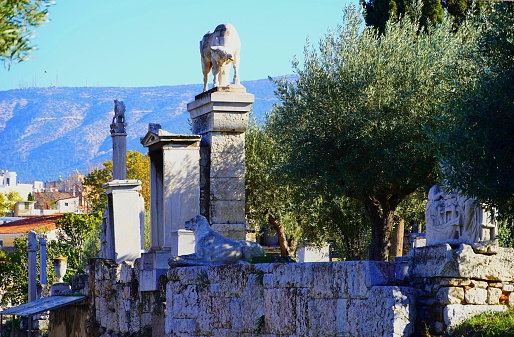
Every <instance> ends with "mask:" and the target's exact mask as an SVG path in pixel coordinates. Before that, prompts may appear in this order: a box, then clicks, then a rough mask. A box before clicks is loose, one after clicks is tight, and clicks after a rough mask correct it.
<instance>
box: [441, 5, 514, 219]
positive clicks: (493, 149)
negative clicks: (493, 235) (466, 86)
mask: <svg viewBox="0 0 514 337" xmlns="http://www.w3.org/2000/svg"><path fill="white" fill-rule="evenodd" d="M484 21H485V22H486V25H487V29H485V30H483V33H482V34H481V36H480V46H481V48H480V52H479V53H477V54H476V57H477V59H480V61H481V65H482V69H483V71H482V73H481V74H480V80H479V81H478V83H477V84H476V85H475V86H474V87H473V88H472V90H469V91H466V92H464V93H463V94H462V95H460V96H458V97H456V98H455V99H454V100H452V101H451V102H449V104H447V106H446V109H447V110H448V116H449V118H447V119H445V120H441V123H445V124H446V125H447V127H446V128H442V129H441V128H440V129H435V130H434V135H435V139H436V141H438V142H439V144H440V149H439V150H440V151H439V155H440V157H441V160H442V163H443V165H442V167H443V168H444V169H443V170H442V177H443V178H444V179H445V180H446V183H447V184H448V185H449V186H451V187H452V188H455V189H458V190H461V191H463V192H464V193H466V194H467V195H471V196H474V197H476V198H478V199H479V200H480V201H481V202H483V203H485V204H487V205H489V206H492V207H496V208H498V210H499V211H500V213H501V214H503V215H505V216H507V217H509V218H511V219H512V217H513V216H514V90H512V84H513V83H514V3H512V2H504V3H497V4H495V5H494V7H493V8H492V10H491V12H490V13H488V15H487V16H486V17H485V18H484Z"/></svg>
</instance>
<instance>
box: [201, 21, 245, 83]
mask: <svg viewBox="0 0 514 337" xmlns="http://www.w3.org/2000/svg"><path fill="white" fill-rule="evenodd" d="M240 53H241V41H240V40H239V35H238V34H237V31H236V29H235V28H234V26H232V25H231V24H228V23H224V24H221V25H218V26H217V27H216V29H214V31H211V32H208V33H207V34H205V35H204V36H203V38H202V41H200V55H201V58H202V72H203V91H204V92H205V91H207V90H208V87H207V80H208V76H209V72H210V71H211V69H212V75H213V76H214V81H213V87H220V86H227V85H229V80H228V76H229V64H230V62H232V66H233V68H234V79H233V83H234V84H236V85H237V84H240V83H239V57H240Z"/></svg>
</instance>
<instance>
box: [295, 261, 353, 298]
mask: <svg viewBox="0 0 514 337" xmlns="http://www.w3.org/2000/svg"><path fill="white" fill-rule="evenodd" d="M335 266H338V267H340V266H341V264H332V263H306V264H305V267H306V268H308V269H310V272H311V273H312V287H311V288H310V296H311V298H336V297H337V295H338V293H339V287H340V285H338V284H336V282H335V279H338V278H344V277H342V276H343V275H341V273H340V271H341V268H334V267H335ZM334 269H336V271H334ZM336 273H337V275H336Z"/></svg>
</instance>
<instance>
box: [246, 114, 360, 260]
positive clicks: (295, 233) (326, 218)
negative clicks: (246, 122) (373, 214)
mask: <svg viewBox="0 0 514 337" xmlns="http://www.w3.org/2000/svg"><path fill="white" fill-rule="evenodd" d="M245 156H246V183H245V187H246V216H247V219H248V222H249V223H250V224H252V225H253V226H254V229H255V230H259V229H260V227H261V226H262V225H265V224H267V223H268V218H269V216H270V215H271V216H272V217H273V218H279V219H280V223H281V224H282V225H283V226H284V229H285V232H286V234H287V236H288V237H289V238H296V239H301V241H302V243H303V244H306V245H313V246H322V245H324V244H326V243H327V242H329V241H330V242H332V243H333V245H334V246H335V248H336V250H337V251H338V254H339V256H341V257H342V258H346V259H360V258H362V257H364V255H365V250H366V249H367V246H368V244H369V221H367V219H366V218H365V216H363V214H364V213H363V210H362V207H361V206H360V205H358V204H357V205H356V204H355V203H354V202H352V200H349V199H347V198H344V199H342V198H336V199H334V198H332V197H330V195H328V194H327V195H323V196H321V197H317V198H316V199H315V200H310V199H306V198H305V195H304V194H303V193H301V188H300V187H299V186H295V185H293V184H292V183H290V182H289V181H288V180H286V179H281V177H280V176H279V175H278V174H277V173H278V172H277V171H276V163H277V162H280V160H281V159H280V158H281V152H280V150H278V149H276V148H275V143H274V141H273V137H271V136H270V134H269V131H268V130H266V129H265V128H259V127H257V125H256V123H255V122H254V121H253V122H251V123H250V126H249V129H248V131H247V133H246V152H245Z"/></svg>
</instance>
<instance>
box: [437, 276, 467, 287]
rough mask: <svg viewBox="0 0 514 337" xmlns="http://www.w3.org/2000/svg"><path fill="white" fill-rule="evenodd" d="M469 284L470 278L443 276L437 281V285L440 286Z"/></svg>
mask: <svg viewBox="0 0 514 337" xmlns="http://www.w3.org/2000/svg"><path fill="white" fill-rule="evenodd" d="M470 284H471V279H469V278H447V277H444V278H442V279H441V281H440V282H439V285H440V286H442V287H460V286H464V287H465V286H469V285H470Z"/></svg>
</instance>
